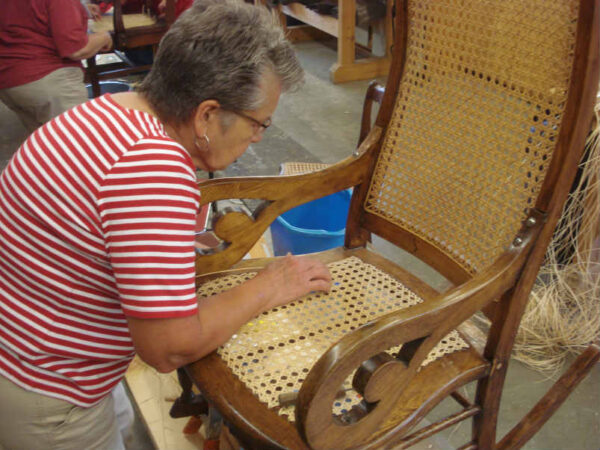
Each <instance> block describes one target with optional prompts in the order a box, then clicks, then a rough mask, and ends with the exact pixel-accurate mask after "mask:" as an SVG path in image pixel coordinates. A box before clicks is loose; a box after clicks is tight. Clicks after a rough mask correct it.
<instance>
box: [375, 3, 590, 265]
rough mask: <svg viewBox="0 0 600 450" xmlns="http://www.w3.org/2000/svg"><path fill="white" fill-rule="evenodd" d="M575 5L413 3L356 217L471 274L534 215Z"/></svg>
mask: <svg viewBox="0 0 600 450" xmlns="http://www.w3.org/2000/svg"><path fill="white" fill-rule="evenodd" d="M575 3H576V2H571V1H565V0H556V1H551V2H548V1H545V0H508V1H501V2H499V1H495V0H493V1H492V0H490V1H480V0H478V1H472V0H464V1H460V2H457V1H450V0H448V1H440V0H435V1H433V0H431V1H418V2H416V1H414V2H410V5H409V11H408V21H409V27H408V37H407V39H408V41H407V45H408V47H407V54H406V63H405V68H404V74H403V79H402V82H401V85H400V87H399V93H398V97H397V102H396V105H395V108H394V112H393V115H392V119H391V121H390V124H389V127H388V129H387V132H386V136H385V140H384V144H383V147H382V151H381V154H380V156H379V159H378V162H377V167H376V169H375V172H374V176H373V179H372V182H371V185H370V188H369V193H368V195H367V197H366V200H365V209H366V210H367V211H368V212H370V213H372V214H375V215H377V216H380V217H382V218H384V219H387V220H389V221H391V222H392V223H394V224H396V225H398V226H400V227H403V228H405V229H408V230H410V231H411V232H413V233H415V234H416V235H418V236H419V237H421V238H422V239H424V240H426V241H427V242H429V243H431V244H433V245H434V246H436V247H437V248H438V249H440V250H441V251H442V252H444V253H446V254H447V255H448V256H450V257H451V258H453V259H454V260H455V261H457V262H458V263H459V264H460V265H461V266H463V267H464V268H465V269H466V270H468V271H469V272H471V273H474V272H476V271H478V270H480V269H482V268H484V267H485V266H487V265H488V264H489V263H491V262H492V261H493V260H494V258H495V257H497V256H498V255H499V253H500V252H501V251H502V250H503V248H504V247H506V245H507V244H508V243H509V242H510V241H511V240H512V238H513V237H514V235H515V233H516V232H517V230H518V229H519V227H520V224H521V221H522V220H523V219H524V218H525V216H526V211H527V209H528V208H530V207H532V206H534V204H535V199H536V197H537V195H538V193H539V190H540V187H541V184H542V181H543V179H544V176H545V174H546V171H547V169H548V165H549V162H550V159H551V156H552V151H553V149H554V147H555V144H556V138H557V135H558V133H559V131H560V126H561V119H562V115H563V109H564V104H565V100H566V97H567V89H568V84H569V77H570V70H571V66H572V61H573V46H572V43H573V42H574V39H575V27H576V19H577V13H578V11H577V6H576V4H575Z"/></svg>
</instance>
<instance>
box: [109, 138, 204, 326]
mask: <svg viewBox="0 0 600 450" xmlns="http://www.w3.org/2000/svg"><path fill="white" fill-rule="evenodd" d="M199 200H200V198H199V193H198V189H197V187H196V178H195V173H194V169H193V164H192V162H191V159H190V157H189V155H188V154H187V152H185V150H184V149H182V148H181V147H180V146H179V145H177V144H176V143H174V142H173V141H171V140H169V139H166V138H165V139H163V138H152V139H150V138H145V139H142V140H140V141H138V142H137V143H136V144H135V145H134V146H133V147H132V148H131V149H130V150H129V151H128V152H127V153H126V154H124V155H123V156H122V157H121V158H120V159H119V161H118V162H117V163H116V164H115V165H114V166H113V167H112V169H111V170H110V172H109V173H108V174H107V177H106V179H105V180H104V182H103V183H102V186H101V187H100V189H99V199H98V202H99V211H100V217H101V224H102V229H103V233H104V236H105V241H106V246H107V249H106V250H107V254H108V257H109V260H110V264H111V266H112V269H113V272H114V275H115V280H116V283H117V289H118V293H119V299H120V302H121V307H122V309H123V312H124V313H125V315H127V316H131V317H138V318H170V317H183V316H189V315H192V314H195V313H196V312H197V301H196V293H195V285H194V275H195V268H194V260H195V254H194V229H195V222H196V220H195V219H196V214H197V211H198V205H199Z"/></svg>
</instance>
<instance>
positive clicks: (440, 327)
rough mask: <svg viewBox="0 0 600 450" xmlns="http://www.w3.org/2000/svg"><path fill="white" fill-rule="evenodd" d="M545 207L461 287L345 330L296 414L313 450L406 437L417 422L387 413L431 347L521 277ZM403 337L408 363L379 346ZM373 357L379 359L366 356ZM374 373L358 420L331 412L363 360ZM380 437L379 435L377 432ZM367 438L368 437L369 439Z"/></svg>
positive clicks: (305, 389) (311, 377)
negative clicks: (392, 419)
mask: <svg viewBox="0 0 600 450" xmlns="http://www.w3.org/2000/svg"><path fill="white" fill-rule="evenodd" d="M543 216H544V215H543V213H541V212H539V211H533V212H532V214H531V216H530V217H532V218H533V219H534V220H531V221H528V222H527V224H526V225H524V226H523V228H522V229H521V231H520V232H519V234H518V236H517V237H516V238H515V241H514V242H513V245H511V248H510V249H508V250H507V251H506V252H505V253H504V254H502V255H501V256H500V257H499V258H498V259H497V260H496V262H494V263H493V264H492V265H491V266H490V267H489V268H488V269H486V270H485V271H482V272H481V273H480V274H478V275H476V276H475V277H473V278H472V279H471V280H470V281H468V282H466V283H465V284H463V285H462V286H459V287H457V288H454V289H453V290H451V291H449V292H448V293H447V294H443V295H440V296H439V297H438V298H437V299H434V300H432V301H430V302H425V303H422V304H419V305H416V306H413V307H412V308H410V309H409V310H402V311H397V312H394V313H391V314H389V315H387V316H384V317H383V318H381V319H379V320H377V321H375V322H371V323H369V324H366V325H364V326H362V327H360V328H358V329H357V330H355V331H353V332H351V333H349V334H347V335H345V336H344V337H343V338H342V339H340V340H339V341H338V343H337V344H336V345H334V346H333V347H332V348H331V349H330V350H329V351H328V352H326V353H325V354H324V355H323V356H322V357H321V358H320V359H319V361H318V362H317V363H316V364H315V365H314V366H313V368H312V369H311V371H310V372H309V373H308V375H307V377H306V380H305V382H304V384H303V386H302V389H301V390H300V394H299V396H298V404H297V408H296V420H297V422H298V424H299V429H300V432H301V434H302V436H303V438H304V439H305V440H306V441H307V442H308V443H309V445H310V446H311V447H314V448H320V449H321V448H322V449H325V448H332V449H333V448H335V447H331V445H332V444H333V443H336V444H335V445H337V446H340V447H344V448H345V447H350V446H353V445H362V444H363V443H362V442H361V440H362V439H365V437H369V440H370V444H369V448H377V447H379V446H381V445H383V444H384V443H386V442H387V441H388V440H390V439H391V438H392V437H394V438H396V439H397V438H398V437H401V436H402V435H403V434H404V433H406V432H407V431H408V429H409V428H410V426H411V425H412V423H413V421H412V420H411V419H412V418H411V417H409V418H407V420H405V421H403V422H401V423H400V424H396V425H395V426H393V427H391V428H390V429H382V424H386V423H387V422H386V418H387V417H389V416H390V415H393V413H392V411H393V410H394V409H395V408H397V402H398V399H399V397H400V395H401V393H402V390H403V389H405V388H406V387H407V385H408V384H409V383H410V381H411V379H412V378H414V376H415V375H416V373H417V372H418V371H419V370H420V368H421V365H422V363H423V361H424V359H425V358H426V356H427V355H428V354H429V352H430V351H431V350H432V349H433V347H434V346H435V345H436V344H437V343H438V342H439V341H440V339H442V338H443V337H444V336H445V335H446V334H447V333H448V332H449V331H451V330H452V329H454V328H456V327H457V326H458V325H459V324H460V323H462V322H463V321H465V320H466V319H468V318H469V317H471V316H472V315H473V314H474V313H475V312H477V311H479V310H481V308H482V307H484V306H485V305H486V304H488V303H489V302H491V301H492V300H493V299H495V298H497V297H500V296H501V295H502V294H503V293H504V292H506V290H508V289H510V288H511V287H512V285H513V283H514V282H515V280H516V279H517V277H518V276H519V273H520V271H521V269H522V267H523V264H524V262H525V261H526V259H527V257H528V255H529V252H530V250H531V249H532V248H533V246H534V244H535V241H536V238H537V236H538V233H539V231H540V229H541V227H542V225H543ZM400 343H411V344H410V345H409V349H408V350H407V351H406V352H405V353H402V352H401V355H403V356H404V357H406V359H407V361H406V362H403V361H401V360H397V361H392V360H390V359H387V358H386V357H382V356H380V353H381V352H384V351H385V350H387V349H389V348H391V347H393V346H395V345H398V344H400ZM373 355H377V356H376V357H375V359H374V360H371V361H368V362H366V363H365V361H367V360H368V359H369V358H371V357H372V356H373ZM361 364H362V366H363V369H362V371H361V372H359V376H361V375H360V374H361V373H362V374H363V376H364V373H365V370H366V371H369V372H372V373H371V375H370V376H369V377H367V378H364V379H363V380H355V383H356V387H358V388H361V394H362V395H363V396H364V397H365V400H366V401H367V402H370V403H367V413H366V414H365V415H364V416H363V417H362V418H359V419H358V421H357V422H355V423H349V424H347V423H343V422H342V421H340V420H338V419H336V418H335V417H334V416H333V415H332V414H331V405H332V403H333V401H334V398H335V395H334V394H335V392H337V389H338V388H339V386H341V385H342V383H343V382H344V380H345V379H346V378H347V377H348V376H349V375H350V374H351V373H352V372H353V371H354V370H355V369H356V368H357V367H359V366H361ZM375 436H377V437H376V438H375ZM365 444H366V443H365Z"/></svg>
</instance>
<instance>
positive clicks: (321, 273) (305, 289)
mask: <svg viewBox="0 0 600 450" xmlns="http://www.w3.org/2000/svg"><path fill="white" fill-rule="evenodd" d="M256 280H257V281H258V280H260V282H261V284H262V285H263V287H264V290H263V292H264V293H265V296H266V297H267V299H268V302H267V304H266V305H265V306H266V308H265V311H266V310H269V309H271V308H274V307H276V306H281V305H285V304H286V303H289V302H291V301H292V300H295V299H297V298H298V297H302V296H303V295H305V294H308V293H309V292H312V291H325V292H329V290H330V289H331V274H330V273H329V269H328V268H327V266H326V265H325V264H323V263H322V262H321V261H318V260H316V259H314V258H311V257H310V256H292V255H287V256H285V257H283V258H281V259H278V260H276V261H274V262H272V263H271V264H269V265H268V266H267V267H265V268H264V269H263V270H262V271H261V272H260V273H259V274H258V275H257V276H256Z"/></svg>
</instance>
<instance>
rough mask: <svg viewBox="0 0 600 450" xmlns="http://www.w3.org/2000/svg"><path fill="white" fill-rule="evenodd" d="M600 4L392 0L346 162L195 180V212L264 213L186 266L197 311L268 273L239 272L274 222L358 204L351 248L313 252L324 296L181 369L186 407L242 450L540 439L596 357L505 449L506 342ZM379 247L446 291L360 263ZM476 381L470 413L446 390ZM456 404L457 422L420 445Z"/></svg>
mask: <svg viewBox="0 0 600 450" xmlns="http://www.w3.org/2000/svg"><path fill="white" fill-rule="evenodd" d="M598 7H599V4H598V1H596V0H582V1H566V0H565V1H562V0H561V1H557V2H551V3H547V2H543V3H542V2H529V1H517V0H509V1H504V2H492V1H483V0H468V1H466V2H462V3H460V4H456V2H452V1H401V0H397V1H396V5H395V11H396V17H395V30H396V36H395V42H394V47H393V48H394V52H393V53H394V54H393V57H394V59H393V63H392V67H391V72H390V75H389V79H388V82H387V86H386V89H385V94H384V97H383V100H382V105H381V108H380V110H379V113H378V115H377V119H376V121H375V124H374V126H373V128H372V129H371V131H370V132H369V134H368V135H367V136H366V138H365V139H364V140H363V141H362V143H361V145H360V146H359V148H358V149H357V151H356V152H355V153H354V154H353V156H351V157H349V158H347V159H345V160H343V161H341V162H340V163H338V164H335V165H333V166H331V167H328V168H326V169H323V170H320V171H318V172H314V173H308V174H303V175H297V176H287V177H253V178H232V179H217V180H210V181H206V182H201V183H199V186H198V187H199V189H200V190H201V192H202V202H203V203H209V202H213V201H216V200H221V199H228V198H242V199H244V198H246V199H249V198H252V199H262V200H264V205H263V206H262V207H261V208H259V209H257V211H256V212H255V213H254V214H253V216H252V217H249V216H246V215H244V214H242V213H239V212H232V213H229V214H225V215H223V216H221V217H220V218H218V219H217V220H216V223H215V226H214V231H215V233H216V234H217V235H218V236H219V237H220V238H221V239H222V240H223V244H222V245H221V246H220V247H219V248H218V249H215V251H214V252H212V253H211V252H209V253H207V254H204V255H200V256H198V258H197V272H198V279H197V285H198V287H199V295H200V296H208V295H212V294H213V293H216V292H219V291H220V290H224V289H228V288H229V287H231V286H233V285H235V284H236V283H240V282H242V281H243V280H244V279H247V278H249V277H252V276H253V274H254V273H255V272H256V270H257V269H259V268H260V267H263V266H264V265H265V264H266V263H268V260H245V261H243V262H239V261H240V260H241V258H242V257H243V255H244V254H245V253H246V252H247V251H248V250H249V249H250V248H251V246H252V244H253V243H254V242H255V241H256V240H258V239H259V238H260V236H261V235H262V234H263V232H264V231H265V230H266V229H267V227H268V226H269V224H270V223H271V222H272V221H273V220H274V219H275V218H276V217H277V216H278V215H280V214H281V213H283V212H285V211H287V210H289V209H291V208H293V207H294V206H296V205H298V204H301V203H304V202H307V201H310V200H313V199H315V198H318V197H321V196H324V195H328V194H331V193H333V192H336V191H339V190H341V189H345V188H348V187H354V193H353V198H352V203H351V207H350V214H349V217H348V222H347V227H346V239H345V246H344V247H343V248H338V249H333V250H330V251H326V252H323V253H320V254H316V255H315V257H318V258H321V259H322V260H323V261H324V262H326V263H328V264H329V267H330V269H331V272H332V276H333V280H334V285H333V288H332V291H331V292H330V293H329V294H323V293H315V294H310V295H308V296H306V297H304V298H302V299H300V300H298V301H295V302H293V303H291V304H289V305H286V306H282V307H279V308H276V309H274V310H272V311H270V312H268V313H265V314H262V315H261V316H259V317H257V318H256V319H255V320H253V321H251V322H250V323H248V324H247V325H245V326H244V327H242V329H241V330H240V331H239V332H238V333H237V334H236V335H235V336H233V337H232V339H231V340H230V341H229V342H228V343H226V344H225V345H224V346H222V347H221V348H220V349H219V350H218V351H217V352H214V353H212V354H210V355H208V356H207V357H205V358H203V359H202V360H200V361H198V362H196V363H194V364H190V365H188V366H186V367H185V368H182V369H180V375H181V377H182V378H183V379H186V380H187V381H184V382H183V384H184V387H186V386H187V388H186V389H185V391H186V392H184V396H183V397H182V400H181V401H180V402H179V403H178V404H179V407H181V404H183V403H185V399H184V398H188V399H189V398H192V397H193V395H192V394H191V391H190V389H191V388H190V385H191V383H193V384H194V385H195V386H196V387H197V388H198V389H199V390H200V391H201V393H202V395H203V396H204V398H205V399H206V400H207V402H208V404H209V405H210V407H212V408H216V409H217V410H218V411H219V413H220V414H221V415H222V416H223V419H224V421H225V423H226V424H227V425H228V428H229V430H230V431H231V432H232V433H233V434H234V435H235V436H236V437H237V439H238V440H239V442H240V443H241V445H242V446H243V447H244V448H261V449H262V448H293V449H296V448H316V449H343V448H382V447H386V448H387V447H391V446H398V448H405V447H408V446H410V445H411V444H413V443H415V442H417V441H419V440H421V439H423V438H424V437H427V436H429V435H431V434H433V433H434V432H437V431H439V430H441V429H444V428H447V427H448V426H450V425H452V424H455V423H457V422H458V421H461V420H464V419H467V418H472V419H473V428H472V430H473V431H472V439H471V441H470V442H468V443H467V444H466V445H465V446H464V447H463V448H472V449H474V448H479V449H495V448H518V447H520V446H522V445H523V444H524V443H525V442H526V441H527V440H528V439H529V438H531V436H533V434H535V432H536V431H537V430H538V429H539V428H540V427H541V426H542V424H543V423H544V422H545V421H546V420H547V419H548V418H549V417H550V415H551V414H552V412H553V411H554V410H555V409H557V408H558V406H559V405H560V404H561V403H562V401H563V400H564V399H565V398H566V397H567V395H568V393H569V392H570V391H571V390H572V389H573V388H574V386H575V385H576V384H577V383H578V382H579V381H580V380H581V379H582V378H583V377H584V376H585V375H586V374H587V372H588V371H589V370H590V369H591V367H593V365H594V364H595V363H596V361H597V360H598V355H599V351H598V348H597V347H596V346H594V345H592V346H590V348H589V349H588V350H586V351H585V352H584V353H583V354H582V355H581V356H580V357H579V358H578V359H577V360H576V362H575V363H574V364H573V365H572V366H571V368H570V369H569V370H568V371H567V373H566V374H565V375H564V376H563V377H562V378H561V379H560V380H559V381H558V382H557V384H556V385H555V387H554V388H552V389H551V390H550V391H549V392H548V394H546V396H545V397H544V398H543V399H542V400H541V401H540V403H539V404H538V405H537V406H536V407H534V409H533V410H532V411H531V412H530V413H529V414H528V415H526V416H525V418H524V419H523V421H521V422H520V423H519V424H518V425H517V426H516V427H515V428H514V429H513V430H512V431H511V432H509V433H508V434H507V435H506V436H505V437H504V438H503V439H498V437H497V436H496V424H497V422H498V410H499V403H500V396H501V393H502V388H503V384H504V379H505V375H506V370H507V366H508V362H509V358H510V352H511V349H512V346H513V342H514V337H515V335H516V332H517V329H518V326H519V321H520V318H521V315H522V313H523V311H524V308H525V305H526V302H527V299H528V297H529V293H530V290H531V288H532V285H533V283H534V280H535V277H536V274H537V272H538V270H539V267H540V265H541V263H542V261H543V258H544V253H545V250H546V247H547V245H548V243H549V241H550V238H551V236H552V233H553V230H554V228H555V226H556V223H557V220H558V218H559V216H560V213H561V208H562V205H563V203H564V202H565V199H566V197H567V194H568V191H569V187H570V185H571V182H572V179H573V177H574V175H575V171H576V168H577V164H578V162H579V160H580V158H581V154H582V150H583V147H584V141H585V137H586V135H587V132H588V130H589V125H590V122H591V118H592V108H593V104H594V100H595V94H596V91H597V88H598V42H599V28H598V18H599V17H600V14H599V13H600V11H599V8H598ZM371 233H375V234H377V235H379V236H381V237H382V238H384V239H386V240H388V241H390V242H391V243H393V244H395V245H397V246H398V247H400V248H403V249H404V250H406V251H409V252H410V253H412V254H413V255H415V256H417V257H418V258H420V259H421V260H423V261H424V262H426V263H427V264H429V265H430V266H432V267H433V268H435V269H436V270H437V271H439V272H440V273H441V274H442V275H444V276H445V277H446V278H447V279H448V280H449V281H450V282H451V283H452V285H453V286H452V287H451V288H449V289H448V290H447V291H445V292H442V293H439V292H436V291H435V290H434V289H433V288H431V287H430V286H428V285H427V284H426V283H424V282H423V281H422V280H420V279H418V278H417V277H415V276H414V275H411V274H409V273H407V272H406V271H405V270H403V269H402V268H401V267H399V266H397V265H396V264H394V263H392V262H390V261H388V260H386V259H384V258H383V257H382V256H380V255H377V254H376V253H374V252H373V251H371V250H369V249H368V248H367V243H368V241H369V239H370V235H371ZM479 311H481V312H483V313H484V314H486V315H487V316H488V317H489V318H490V320H491V328H490V330H489V333H488V334H487V336H486V341H485V346H484V348H483V349H480V348H478V347H477V346H476V345H474V344H473V343H472V342H471V340H470V338H469V337H468V336H467V335H466V334H464V333H462V332H461V327H462V326H463V325H462V324H464V322H465V321H466V320H467V319H469V318H470V317H471V316H472V315H473V314H475V313H477V312H479ZM457 330H458V331H457ZM475 381H476V382H477V389H476V395H475V398H474V400H472V401H471V400H469V399H467V398H464V397H463V396H462V395H460V394H458V393H457V389H459V388H460V387H462V386H464V385H465V384H467V383H470V382H475ZM448 396H452V397H453V398H454V399H455V400H456V401H457V402H458V403H459V404H460V405H461V406H462V410H461V411H459V412H458V413H457V414H454V415H453V416H450V417H449V418H447V419H445V420H442V421H440V422H437V423H435V424H433V425H430V426H428V427H425V428H421V429H417V431H414V428H418V427H416V425H417V424H418V423H419V421H420V420H421V419H422V418H423V417H424V416H425V415H426V414H427V413H428V412H429V411H430V410H431V409H432V408H433V407H435V406H436V405H437V404H439V403H440V401H441V400H443V399H444V398H446V397H448ZM177 409H178V408H175V410H174V411H173V413H174V414H180V415H181V414H182V412H181V411H182V410H181V409H180V410H179V412H178V411H177ZM205 409H206V405H205V404H203V405H202V408H201V410H202V411H204V410H205ZM202 411H200V412H202ZM188 413H189V412H188Z"/></svg>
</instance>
